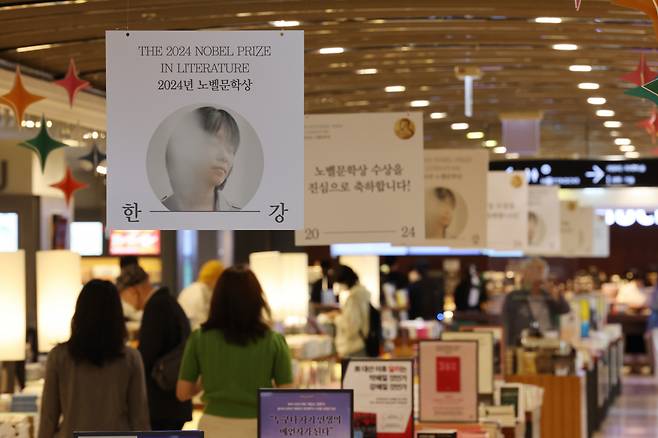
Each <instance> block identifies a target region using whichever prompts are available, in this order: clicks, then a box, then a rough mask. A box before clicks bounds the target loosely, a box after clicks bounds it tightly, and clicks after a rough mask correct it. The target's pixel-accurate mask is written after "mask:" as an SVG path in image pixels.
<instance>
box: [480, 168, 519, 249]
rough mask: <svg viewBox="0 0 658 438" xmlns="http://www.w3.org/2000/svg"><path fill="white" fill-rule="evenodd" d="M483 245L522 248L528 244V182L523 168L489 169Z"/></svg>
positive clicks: (492, 247) (499, 247)
mask: <svg viewBox="0 0 658 438" xmlns="http://www.w3.org/2000/svg"><path fill="white" fill-rule="evenodd" d="M487 196H488V200H487V203H488V210H487V211H488V220H487V248H489V249H493V250H497V251H524V250H525V249H526V248H527V245H528V182H527V179H526V177H525V173H524V172H511V173H507V172H489V176H488V183H487Z"/></svg>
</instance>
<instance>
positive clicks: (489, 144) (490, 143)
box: [482, 140, 498, 148]
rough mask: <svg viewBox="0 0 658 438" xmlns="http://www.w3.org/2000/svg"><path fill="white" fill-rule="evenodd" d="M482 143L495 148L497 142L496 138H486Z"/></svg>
mask: <svg viewBox="0 0 658 438" xmlns="http://www.w3.org/2000/svg"><path fill="white" fill-rule="evenodd" d="M482 144H483V145H484V147H487V148H495V147H496V146H498V142H497V141H496V140H486V141H484V142H483V143H482Z"/></svg>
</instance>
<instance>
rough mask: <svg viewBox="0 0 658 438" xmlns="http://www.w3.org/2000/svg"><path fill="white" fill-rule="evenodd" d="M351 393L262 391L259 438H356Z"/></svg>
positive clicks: (259, 399)
mask: <svg viewBox="0 0 658 438" xmlns="http://www.w3.org/2000/svg"><path fill="white" fill-rule="evenodd" d="M353 411H354V409H353V392H352V391H351V390H276V389H272V390H269V389H262V390H260V391H259V392H258V437H259V438H306V437H312V436H322V437H327V438H350V437H353V431H352V413H353Z"/></svg>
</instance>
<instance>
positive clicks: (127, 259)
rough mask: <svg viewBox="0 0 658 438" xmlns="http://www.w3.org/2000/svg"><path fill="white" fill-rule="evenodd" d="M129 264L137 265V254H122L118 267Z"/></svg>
mask: <svg viewBox="0 0 658 438" xmlns="http://www.w3.org/2000/svg"><path fill="white" fill-rule="evenodd" d="M130 265H138V266H139V258H137V256H131V255H129V256H122V257H120V258H119V267H120V268H121V269H123V268H125V267H126V266H130Z"/></svg>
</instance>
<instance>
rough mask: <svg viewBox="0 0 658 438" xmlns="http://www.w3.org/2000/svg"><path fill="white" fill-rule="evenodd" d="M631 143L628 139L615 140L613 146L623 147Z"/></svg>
mask: <svg viewBox="0 0 658 438" xmlns="http://www.w3.org/2000/svg"><path fill="white" fill-rule="evenodd" d="M631 143H632V141H631V139H630V138H615V144H616V145H617V146H625V145H628V144H631Z"/></svg>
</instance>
